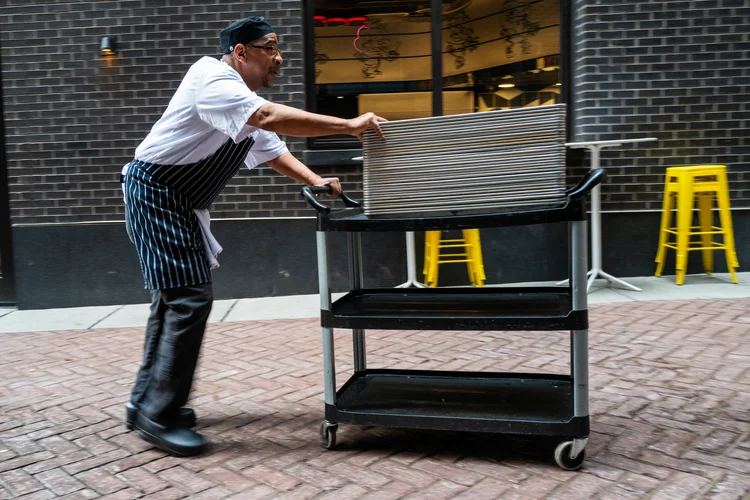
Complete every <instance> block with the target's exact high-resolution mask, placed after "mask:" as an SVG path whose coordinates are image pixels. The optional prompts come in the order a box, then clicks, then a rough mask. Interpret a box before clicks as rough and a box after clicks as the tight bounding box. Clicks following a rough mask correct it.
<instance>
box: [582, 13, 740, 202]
mask: <svg viewBox="0 0 750 500" xmlns="http://www.w3.org/2000/svg"><path fill="white" fill-rule="evenodd" d="M573 26H574V27H575V30H574V39H573V57H572V59H573V61H574V64H575V68H574V70H573V74H574V79H575V87H574V101H575V106H576V125H575V140H577V141H587V140H607V139H624V138H639V137H657V138H658V139H659V142H658V143H653V144H648V143H646V144H641V145H637V146H623V147H621V148H618V149H616V150H615V149H611V150H604V152H603V155H602V159H603V161H602V163H603V165H606V166H607V168H608V172H609V174H610V177H609V179H608V181H607V182H606V184H605V185H604V186H603V189H602V192H603V194H604V198H603V208H604V209H605V210H643V209H660V208H661V190H662V188H663V182H664V169H665V168H666V167H668V166H678V165H694V164H702V163H722V164H726V165H727V166H728V168H729V181H730V191H731V193H730V194H731V203H732V206H733V207H750V143H749V142H748V137H749V136H750V4H748V2H747V0H692V1H674V0H672V1H669V0H667V1H658V2H656V1H653V0H632V1H627V2H623V1H622V0H574V12H573Z"/></svg>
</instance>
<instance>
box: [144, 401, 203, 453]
mask: <svg viewBox="0 0 750 500" xmlns="http://www.w3.org/2000/svg"><path fill="white" fill-rule="evenodd" d="M133 426H134V427H135V429H136V430H137V431H138V434H139V435H140V436H141V438H142V439H143V440H145V441H148V442H149V443H151V444H153V445H154V446H156V447H157V448H159V449H160V450H163V451H165V452H167V453H169V454H170V455H172V456H175V457H192V456H194V455H198V454H200V453H201V452H203V451H204V450H205V449H206V447H207V446H208V443H207V442H206V439H205V438H204V437H203V436H201V435H200V434H198V433H197V432H193V431H191V430H190V429H188V428H187V427H180V426H173V427H168V426H166V425H162V424H159V423H158V422H154V421H153V420H151V419H149V418H148V417H146V416H145V415H144V414H143V413H141V412H138V413H136V417H135V422H134V425H133Z"/></svg>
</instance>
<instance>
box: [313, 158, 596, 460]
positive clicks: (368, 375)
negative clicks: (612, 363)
mask: <svg viewBox="0 0 750 500" xmlns="http://www.w3.org/2000/svg"><path fill="white" fill-rule="evenodd" d="M603 178H604V171H603V170H596V171H592V172H589V173H588V174H587V175H586V177H584V178H583V179H582V180H581V181H580V182H579V183H578V185H577V186H575V187H574V188H571V189H568V190H565V189H564V187H563V191H562V193H563V194H564V196H563V198H562V200H560V202H558V203H555V204H552V205H548V206H537V207H533V208H531V209H528V210H524V211H521V212H519V211H512V209H504V210H497V211H494V212H492V213H465V214H459V215H452V214H447V215H446V214H433V215H430V214H422V215H421V216H419V217H410V216H392V215H367V214H366V213H365V210H364V209H363V208H361V207H360V206H359V203H358V202H355V201H353V200H351V199H349V198H348V197H346V196H343V195H342V199H343V201H344V204H345V206H344V207H341V208H337V209H336V210H331V208H330V206H329V204H331V203H332V201H331V200H327V199H326V197H320V198H318V197H317V196H316V195H317V194H320V193H323V192H326V189H324V188H309V187H306V188H303V190H302V195H303V197H304V198H305V199H306V200H307V201H308V202H309V203H310V205H312V206H313V207H314V208H315V209H316V210H317V254H318V274H319V280H320V303H321V324H322V327H323V363H324V377H325V420H323V423H322V426H321V437H322V440H323V445H324V446H325V447H326V448H329V449H330V448H333V447H334V446H335V445H336V431H337V429H338V425H339V424H340V423H346V424H355V425H367V426H384V427H398V428H412V429H434V430H450V431H475V432H493V433H505V434H527V435H540V436H555V437H559V438H561V442H560V444H559V446H557V449H556V450H555V461H556V462H557V464H558V465H559V466H560V467H562V468H564V469H568V470H574V469H577V468H579V467H580V466H581V465H582V463H583V461H584V459H585V447H586V442H587V439H588V435H589V405H588V311H587V302H586V271H587V268H588V262H587V234H586V233H587V223H586V210H585V201H586V200H585V198H586V195H587V194H588V193H589V192H590V191H591V190H592V188H594V187H595V186H596V185H598V184H599V183H600V182H601V181H602V179H603ZM335 203H336V204H337V203H338V202H335ZM555 222H565V223H567V225H568V230H569V242H568V244H567V251H568V255H569V261H570V266H569V270H570V271H569V280H568V282H567V283H568V285H567V286H546V287H488V288H407V289H404V288H384V289H367V288H364V287H363V281H362V252H361V235H362V233H363V232H375V231H399V232H408V231H430V230H447V229H470V228H492V227H502V226H521V225H530V224H546V223H555ZM331 231H343V232H346V233H347V235H348V247H349V272H350V291H349V293H348V294H346V295H345V296H344V297H342V298H341V299H339V300H337V301H335V302H332V301H331V289H330V280H331V273H330V261H329V257H328V253H329V249H328V233H329V232H331ZM561 246H562V248H561V251H565V250H566V248H565V247H566V245H565V244H562V245H561ZM334 328H346V329H350V330H352V332H353V338H354V374H353V375H352V376H351V378H349V380H348V381H347V382H346V383H345V384H344V385H343V386H342V387H341V388H340V389H339V390H338V391H337V390H336V378H335V373H336V371H335V365H334V352H333V331H334ZM367 329H391V330H515V331H519V330H569V331H570V332H571V335H570V339H571V340H570V341H571V370H570V374H560V375H557V374H522V373H471V372H453V371H450V372H448V371H420V370H389V369H368V368H367V359H366V348H365V330H367Z"/></svg>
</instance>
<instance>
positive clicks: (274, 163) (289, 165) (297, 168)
mask: <svg viewBox="0 0 750 500" xmlns="http://www.w3.org/2000/svg"><path fill="white" fill-rule="evenodd" d="M267 163H268V166H269V167H271V168H272V169H274V170H276V171H277V172H278V173H280V174H281V175H285V176H287V177H289V178H291V179H294V180H295V181H297V182H299V183H301V184H305V185H307V186H314V185H315V183H316V182H317V181H319V180H320V176H319V175H318V174H316V173H315V172H313V171H312V170H310V169H309V168H307V166H306V165H305V164H304V163H302V162H301V161H299V160H298V159H297V158H295V157H294V155H292V153H284V154H283V155H281V156H279V157H278V158H276V159H273V160H271V161H269V162H267Z"/></svg>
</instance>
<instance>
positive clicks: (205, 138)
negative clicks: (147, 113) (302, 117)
mask: <svg viewBox="0 0 750 500" xmlns="http://www.w3.org/2000/svg"><path fill="white" fill-rule="evenodd" d="M267 102H268V101H267V100H265V99H263V98H262V97H260V96H259V95H258V94H256V93H255V92H253V91H252V90H250V89H249V88H247V85H245V82H244V81H242V78H241V77H240V75H239V73H237V72H236V71H235V70H234V69H232V68H231V67H230V66H229V65H228V64H227V63H225V62H224V61H219V60H217V59H214V58H212V57H203V58H202V59H200V60H199V61H198V62H196V63H195V64H193V65H192V66H191V67H190V69H189V70H188V72H187V74H186V75H185V78H183V80H182V83H180V86H179V87H178V88H177V91H176V92H175V94H174V96H173V97H172V100H171V101H170V102H169V106H168V107H167V110H166V111H165V112H164V114H163V115H162V117H161V118H160V119H159V121H157V122H156V123H155V124H154V126H153V127H152V129H151V132H150V133H149V134H148V136H146V138H145V139H144V140H143V142H142V143H141V145H140V146H138V148H137V149H136V150H135V159H136V160H141V161H145V162H148V163H157V164H160V165H188V164H190V163H195V162H198V161H201V160H203V159H205V158H208V157H209V156H211V155H212V154H214V153H215V152H216V151H218V149H219V148H220V147H221V145H222V144H224V143H225V142H226V141H227V138H231V139H232V140H233V141H234V142H235V143H239V142H241V141H242V140H243V139H245V138H246V137H247V136H249V135H252V137H253V139H254V140H255V144H253V147H252V148H250V151H249V152H248V154H247V157H246V158H245V164H246V165H247V166H248V168H255V167H256V166H258V165H260V164H261V163H264V162H267V161H269V160H273V159H274V158H278V157H279V156H281V155H282V154H284V153H286V152H288V151H289V150H288V149H287V147H286V144H285V143H284V142H283V141H282V140H281V139H279V137H278V136H277V135H276V134H274V133H273V132H268V131H267V130H262V129H259V128H255V127H251V126H249V125H248V124H247V120H248V119H250V117H251V116H252V114H253V113H255V112H256V111H257V110H258V108H260V107H261V106H263V105H264V104H266V103H267Z"/></svg>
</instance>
